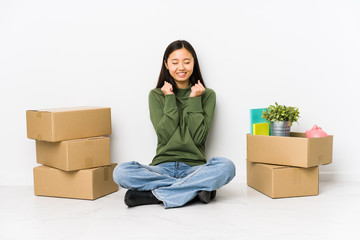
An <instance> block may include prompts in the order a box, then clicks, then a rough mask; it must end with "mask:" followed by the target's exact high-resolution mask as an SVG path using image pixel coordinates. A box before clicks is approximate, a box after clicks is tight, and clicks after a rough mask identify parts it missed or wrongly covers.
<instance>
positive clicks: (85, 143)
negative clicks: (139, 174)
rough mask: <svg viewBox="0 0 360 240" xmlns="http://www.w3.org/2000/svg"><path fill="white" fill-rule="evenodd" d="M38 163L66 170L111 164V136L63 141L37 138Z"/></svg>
mask: <svg viewBox="0 0 360 240" xmlns="http://www.w3.org/2000/svg"><path fill="white" fill-rule="evenodd" d="M36 160H37V163H40V164H43V165H46V166H50V167H55V168H58V169H61V170H64V171H73V170H80V169H86V168H93V167H100V166H105V165H110V164H111V158H110V138H109V137H94V138H83V139H75V140H66V141H61V142H45V141H39V140H36Z"/></svg>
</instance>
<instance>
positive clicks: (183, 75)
mask: <svg viewBox="0 0 360 240" xmlns="http://www.w3.org/2000/svg"><path fill="white" fill-rule="evenodd" d="M176 75H178V76H179V77H185V76H186V72H181V73H176Z"/></svg>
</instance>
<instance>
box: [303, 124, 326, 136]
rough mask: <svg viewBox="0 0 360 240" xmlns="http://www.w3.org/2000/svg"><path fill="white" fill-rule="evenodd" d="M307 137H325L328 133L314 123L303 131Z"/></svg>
mask: <svg viewBox="0 0 360 240" xmlns="http://www.w3.org/2000/svg"><path fill="white" fill-rule="evenodd" d="M305 135H306V137H307V138H319V137H327V136H328V135H327V134H326V132H324V131H323V130H322V129H321V127H318V126H317V125H314V126H313V128H312V129H310V130H307V131H306V132H305Z"/></svg>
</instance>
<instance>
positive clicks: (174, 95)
mask: <svg viewBox="0 0 360 240" xmlns="http://www.w3.org/2000/svg"><path fill="white" fill-rule="evenodd" d="M215 100H216V96H215V92H214V91H213V90H211V89H210V88H205V84H204V81H203V79H202V76H201V72H200V67H199V63H198V59H197V56H196V53H195V50H194V48H193V47H192V46H191V45H190V43H188V42H187V41H181V40H178V41H175V42H173V43H171V44H170V45H169V46H168V47H167V49H166V50H165V53H164V57H163V61H162V68H161V72H160V76H159V81H158V83H157V86H156V88H155V89H153V90H151V92H150V94H149V108H150V118H151V121H152V124H153V126H154V128H155V131H156V134H157V138H158V144H157V150H156V155H155V157H154V159H153V160H152V162H151V164H150V165H143V164H139V163H137V162H125V163H122V164H119V165H118V166H117V167H116V168H115V170H114V174H113V175H114V176H113V177H114V181H115V182H116V183H117V184H119V185H120V186H121V187H123V188H126V189H129V190H128V191H127V192H126V194H125V199H124V201H125V204H126V205H127V206H129V207H133V206H138V205H144V204H156V203H163V204H164V207H165V208H173V207H180V206H183V205H184V204H186V203H187V202H189V201H190V200H192V199H194V198H195V197H196V196H198V198H199V199H200V201H201V202H203V203H209V202H210V200H211V199H213V198H214V197H215V194H216V190H217V189H219V188H220V187H222V186H223V185H225V184H227V183H229V182H230V181H231V180H232V179H233V177H234V176H235V166H234V164H233V163H232V161H230V160H229V159H226V158H222V157H216V158H211V159H210V160H209V161H206V158H205V142H206V138H207V135H208V133H209V129H210V126H211V123H212V120H213V116H214V109H215Z"/></svg>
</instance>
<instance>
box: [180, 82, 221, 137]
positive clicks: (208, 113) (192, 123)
mask: <svg viewBox="0 0 360 240" xmlns="http://www.w3.org/2000/svg"><path fill="white" fill-rule="evenodd" d="M204 91H205V90H204ZM202 98H203V99H202ZM215 104H216V94H215V92H214V91H212V90H210V89H209V90H208V92H207V93H202V94H201V95H200V96H197V97H189V99H188V110H187V117H186V118H185V119H186V125H187V128H188V129H189V131H190V134H191V136H192V138H193V140H194V142H195V144H202V143H204V142H205V141H206V138H207V135H208V133H209V130H210V127H211V124H212V121H213V117H214V110H215Z"/></svg>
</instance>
